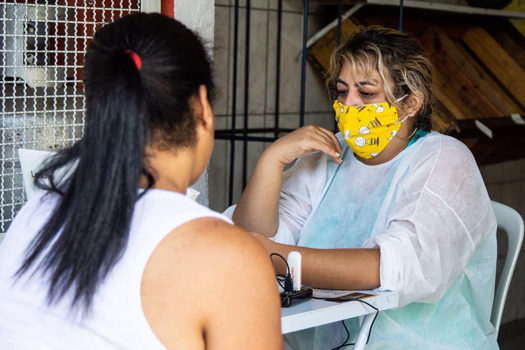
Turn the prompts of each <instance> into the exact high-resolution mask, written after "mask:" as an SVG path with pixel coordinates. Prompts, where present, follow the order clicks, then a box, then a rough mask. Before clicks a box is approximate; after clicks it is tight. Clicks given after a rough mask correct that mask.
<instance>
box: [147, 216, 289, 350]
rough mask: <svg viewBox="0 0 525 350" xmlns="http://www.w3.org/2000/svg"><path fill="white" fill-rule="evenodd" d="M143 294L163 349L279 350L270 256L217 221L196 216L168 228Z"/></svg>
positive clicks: (250, 239) (276, 298) (276, 300)
mask: <svg viewBox="0 0 525 350" xmlns="http://www.w3.org/2000/svg"><path fill="white" fill-rule="evenodd" d="M141 292H142V293H141V295H142V302H143V307H144V313H145V315H146V318H147V320H148V322H149V324H150V325H151V328H152V329H153V331H154V332H155V334H156V335H157V337H158V338H159V339H160V340H161V341H162V343H163V344H164V345H165V346H166V347H167V348H169V349H171V348H181V349H210V350H215V349H216V350H223V349H224V350H229V349H256V350H266V349H269V350H273V349H276V350H279V349H282V348H283V343H282V336H281V322H280V320H281V318H280V301H279V296H278V291H277V285H276V280H275V273H274V270H273V269H272V266H271V263H270V260H269V258H268V255H267V254H266V251H265V250H264V249H263V247H262V246H261V245H260V244H258V243H257V241H256V240H255V239H254V238H253V237H252V236H251V235H249V234H247V233H246V232H245V231H244V230H242V229H240V228H238V227H235V226H232V225H229V224H227V223H225V222H223V221H221V220H218V219H214V218H202V219H197V220H193V221H191V222H189V223H187V224H185V225H183V226H181V227H180V228H177V229H176V230H175V231H174V232H172V233H171V234H170V235H169V236H168V237H167V238H166V239H165V240H164V241H163V242H162V243H161V244H160V245H159V246H158V247H157V249H156V250H155V252H154V253H153V255H152V256H151V258H150V261H149V262H148V265H147V267H146V270H145V271H144V275H143V282H142V290H141Z"/></svg>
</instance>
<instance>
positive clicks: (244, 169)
mask: <svg viewBox="0 0 525 350" xmlns="http://www.w3.org/2000/svg"><path fill="white" fill-rule="evenodd" d="M250 2H251V1H250V0H246V28H245V34H244V35H245V38H244V40H245V43H246V47H245V51H244V126H243V136H244V137H246V136H248V112H249V105H250V101H249V99H250V14H251V13H250V12H251V10H250V5H251V4H250ZM247 168H248V141H247V140H246V139H244V140H243V153H242V188H243V189H244V188H245V187H246V178H247V177H248V174H247Z"/></svg>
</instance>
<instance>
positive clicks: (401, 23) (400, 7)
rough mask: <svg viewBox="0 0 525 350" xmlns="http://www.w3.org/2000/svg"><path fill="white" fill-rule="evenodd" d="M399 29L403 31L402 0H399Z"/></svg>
mask: <svg viewBox="0 0 525 350" xmlns="http://www.w3.org/2000/svg"><path fill="white" fill-rule="evenodd" d="M399 31H400V32H402V31H403V0H399Z"/></svg>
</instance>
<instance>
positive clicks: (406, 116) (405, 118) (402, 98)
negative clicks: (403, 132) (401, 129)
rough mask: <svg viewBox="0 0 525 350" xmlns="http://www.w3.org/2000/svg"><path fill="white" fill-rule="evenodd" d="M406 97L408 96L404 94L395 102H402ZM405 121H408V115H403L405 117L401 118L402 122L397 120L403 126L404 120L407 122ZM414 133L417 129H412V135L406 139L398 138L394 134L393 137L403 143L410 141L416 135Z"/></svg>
mask: <svg viewBox="0 0 525 350" xmlns="http://www.w3.org/2000/svg"><path fill="white" fill-rule="evenodd" d="M407 96H408V94H404V95H403V96H401V97H400V98H398V99H397V100H396V102H400V101H403V100H404V99H405V97H407ZM407 119H408V114H407V115H405V117H404V118H403V120H399V122H400V123H401V124H403V123H404V122H405V120H407ZM416 131H417V128H414V131H412V133H411V134H410V136H408V137H406V138H405V137H401V136H398V135H397V134H395V135H394V136H395V137H397V138H398V139H400V140H403V141H410V139H411V138H412V137H413V136H414V134H415V133H416Z"/></svg>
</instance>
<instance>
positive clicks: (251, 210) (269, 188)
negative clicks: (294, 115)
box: [233, 125, 342, 237]
mask: <svg viewBox="0 0 525 350" xmlns="http://www.w3.org/2000/svg"><path fill="white" fill-rule="evenodd" d="M314 151H322V152H325V153H326V154H328V155H330V156H332V157H333V158H334V161H336V162H337V163H340V162H341V159H340V158H339V157H340V155H341V152H342V150H341V146H340V145H339V142H338V141H337V138H336V137H335V135H334V134H333V133H332V132H330V131H329V130H327V129H324V128H321V127H318V126H315V125H309V126H305V127H303V128H300V129H297V130H295V131H294V132H292V133H290V134H288V135H286V136H284V137H282V138H280V139H279V140H277V141H275V142H274V143H273V144H272V145H271V146H270V147H268V148H267V149H266V151H264V153H263V154H262V155H261V157H260V158H259V160H258V162H257V164H256V166H255V169H254V171H253V174H252V176H251V178H250V181H249V182H248V185H247V186H246V189H245V190H244V192H243V194H242V195H241V198H240V200H239V203H238V204H237V207H236V209H235V212H234V213H233V221H234V222H235V223H236V224H238V225H239V226H241V227H243V228H245V229H247V230H249V231H254V232H259V233H261V234H263V235H264V236H266V237H270V236H273V235H274V234H275V232H276V231H277V229H278V226H279V193H280V190H281V186H282V174H283V169H284V167H285V166H286V164H288V163H291V162H293V161H294V160H295V159H297V158H298V157H300V156H301V155H303V154H306V153H310V152H314Z"/></svg>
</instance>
